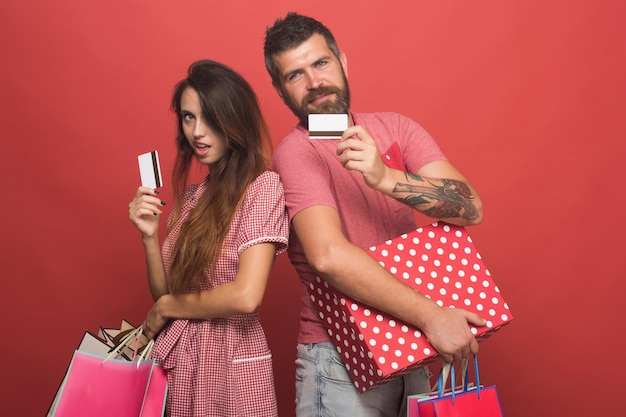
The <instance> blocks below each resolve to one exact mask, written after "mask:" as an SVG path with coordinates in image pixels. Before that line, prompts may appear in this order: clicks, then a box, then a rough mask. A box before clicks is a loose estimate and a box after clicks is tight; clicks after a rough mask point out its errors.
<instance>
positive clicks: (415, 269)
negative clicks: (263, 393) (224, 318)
mask: <svg viewBox="0 0 626 417" xmlns="http://www.w3.org/2000/svg"><path fill="white" fill-rule="evenodd" d="M369 252H370V254H371V255H372V256H373V257H374V258H375V259H377V260H378V261H379V263H380V265H381V266H383V267H384V268H386V269H387V270H388V271H389V272H391V273H392V274H393V275H394V276H395V277H396V278H398V279H399V280H402V281H403V282H405V283H406V284H407V285H409V286H411V287H413V288H415V289H416V290H418V291H419V292H420V293H422V294H424V295H425V296H426V297H429V298H430V299H432V300H434V301H436V302H437V304H438V305H439V306H441V307H455V308H463V309H465V310H468V311H473V312H475V313H477V314H478V315H480V316H481V317H483V318H484V319H486V320H487V325H486V326H484V327H474V326H471V331H472V333H473V334H474V335H475V336H476V339H477V340H479V341H481V340H484V339H485V338H487V337H488V336H490V335H492V334H493V333H494V332H496V331H497V330H499V329H500V328H502V326H504V325H506V324H508V323H510V322H511V320H512V319H513V316H512V314H511V312H510V310H509V306H508V305H507V304H506V302H505V301H504V299H503V298H502V295H501V293H500V290H499V289H498V287H497V286H496V284H495V283H494V281H493V280H492V278H491V274H490V273H489V271H488V269H487V268H486V266H485V264H484V262H483V261H482V258H481V256H480V254H479V253H478V251H477V250H476V247H475V246H474V243H473V242H472V239H471V237H470V236H469V234H468V233H467V231H466V230H465V228H463V227H460V226H454V225H450V224H447V223H444V222H436V223H433V224H430V225H427V226H424V227H419V228H417V229H416V230H414V231H412V232H410V233H407V234H404V235H401V236H398V237H396V238H394V239H391V240H388V241H386V242H383V243H381V244H379V245H376V246H373V247H371V248H370V249H369ZM309 295H310V296H311V300H312V301H313V303H314V304H315V305H316V306H317V308H318V312H319V317H320V319H321V320H322V321H323V322H324V324H325V325H326V328H327V330H328V334H329V335H330V337H331V338H332V340H333V342H334V343H335V345H336V347H337V350H338V351H339V353H340V354H341V355H342V357H343V361H344V363H345V365H346V368H347V369H348V372H349V373H350V375H351V377H352V379H353V381H354V385H355V386H356V388H357V389H358V390H359V391H361V392H365V391H367V390H368V389H370V388H373V387H376V386H379V385H381V384H383V383H385V382H387V381H389V380H391V379H394V378H397V377H399V376H402V375H404V374H406V373H408V372H411V371H413V370H415V369H417V368H419V367H421V366H424V365H426V364H427V363H429V362H431V361H433V360H435V359H437V358H438V354H437V352H436V351H435V350H434V349H433V347H432V346H431V345H430V344H429V343H428V340H427V339H426V337H425V336H424V335H423V334H422V333H421V332H420V330H419V329H418V328H416V327H414V326H412V325H409V324H406V323H404V322H402V321H400V320H397V319H395V318H394V317H392V316H389V315H387V314H386V313H383V312H381V311H378V310H376V309H374V308H370V307H369V306H366V305H362V304H360V303H358V302H356V301H353V300H351V299H349V298H348V297H346V296H344V295H342V294H340V293H339V292H337V291H335V290H334V289H333V288H332V287H331V286H329V285H328V283H326V281H324V280H323V279H321V278H319V277H317V278H316V280H315V281H314V282H312V283H311V284H310V285H309Z"/></svg>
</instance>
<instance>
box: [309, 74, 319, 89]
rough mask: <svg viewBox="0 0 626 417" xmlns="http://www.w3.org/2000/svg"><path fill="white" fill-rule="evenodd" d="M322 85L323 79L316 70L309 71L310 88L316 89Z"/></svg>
mask: <svg viewBox="0 0 626 417" xmlns="http://www.w3.org/2000/svg"><path fill="white" fill-rule="evenodd" d="M321 86H322V79H321V77H319V76H318V75H317V74H315V73H314V72H309V73H307V87H308V89H309V90H315V89H316V88H319V87H321Z"/></svg>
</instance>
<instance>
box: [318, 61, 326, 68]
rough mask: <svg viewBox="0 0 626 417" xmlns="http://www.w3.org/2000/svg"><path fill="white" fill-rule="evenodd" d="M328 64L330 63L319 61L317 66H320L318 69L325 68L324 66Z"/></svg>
mask: <svg viewBox="0 0 626 417" xmlns="http://www.w3.org/2000/svg"><path fill="white" fill-rule="evenodd" d="M326 64H328V61H319V62H318V63H317V66H318V67H324V66H326Z"/></svg>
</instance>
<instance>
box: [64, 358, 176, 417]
mask: <svg viewBox="0 0 626 417" xmlns="http://www.w3.org/2000/svg"><path fill="white" fill-rule="evenodd" d="M105 359H107V358H105V357H104V356H100V355H94V354H90V353H86V352H81V351H78V350H77V351H75V352H74V357H73V358H72V362H71V364H70V367H69V369H68V373H67V376H66V378H65V380H64V381H63V385H62V387H61V394H60V396H59V400H58V403H57V405H56V408H55V409H54V412H53V416H54V417H81V416H85V417H87V416H89V417H110V416H116V417H156V416H162V415H163V406H164V404H165V396H166V393H167V384H166V383H164V379H163V377H164V374H163V373H162V372H161V371H162V369H161V371H159V370H158V368H159V366H158V365H157V364H155V363H154V361H153V360H142V361H139V362H130V361H126V360H118V359H108V360H106V361H105ZM152 384H154V386H152ZM146 403H147V404H148V406H147V408H145V411H150V412H152V413H153V414H144V413H142V412H143V411H144V407H145V405H146Z"/></svg>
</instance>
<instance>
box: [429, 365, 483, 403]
mask: <svg viewBox="0 0 626 417" xmlns="http://www.w3.org/2000/svg"><path fill="white" fill-rule="evenodd" d="M461 367H462V369H463V371H462V374H463V391H462V392H466V391H467V388H468V379H469V378H468V368H467V359H465V358H464V359H463V361H462V364H461ZM474 373H475V375H476V393H477V394H478V398H479V399H480V389H481V388H480V375H479V373H478V356H477V355H474ZM448 375H450V384H451V385H452V389H451V397H452V404H454V402H455V395H456V377H455V375H454V362H452V363H444V364H443V366H442V367H441V372H439V376H438V377H437V397H439V398H441V397H442V396H443V394H444V392H445V386H446V383H447V381H448Z"/></svg>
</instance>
